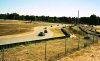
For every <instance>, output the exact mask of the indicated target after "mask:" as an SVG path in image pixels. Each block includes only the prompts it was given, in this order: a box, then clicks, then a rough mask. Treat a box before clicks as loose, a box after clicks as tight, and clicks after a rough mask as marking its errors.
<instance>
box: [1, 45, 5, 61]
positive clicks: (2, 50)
mask: <svg viewBox="0 0 100 61" xmlns="http://www.w3.org/2000/svg"><path fill="white" fill-rule="evenodd" d="M2 47H3V48H2V49H1V52H2V61H5V60H4V46H2Z"/></svg>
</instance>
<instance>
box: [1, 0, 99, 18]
mask: <svg viewBox="0 0 100 61" xmlns="http://www.w3.org/2000/svg"><path fill="white" fill-rule="evenodd" d="M78 10H79V12H80V17H89V16H90V15H92V14H95V15H97V16H100V13H99V12H100V0H0V14H4V13H18V14H20V15H37V16H42V15H44V16H57V17H62V16H66V17H77V16H78Z"/></svg>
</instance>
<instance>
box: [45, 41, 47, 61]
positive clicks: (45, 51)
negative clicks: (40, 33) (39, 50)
mask: <svg viewBox="0 0 100 61" xmlns="http://www.w3.org/2000/svg"><path fill="white" fill-rule="evenodd" d="M46 52H47V42H46V40H45V61H46V60H47V54H46Z"/></svg>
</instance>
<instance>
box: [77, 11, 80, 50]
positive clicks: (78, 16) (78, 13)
mask: <svg viewBox="0 0 100 61" xmlns="http://www.w3.org/2000/svg"><path fill="white" fill-rule="evenodd" d="M77 23H78V25H77V27H78V26H79V10H78V22H77ZM79 48H80V35H79V39H78V49H79Z"/></svg>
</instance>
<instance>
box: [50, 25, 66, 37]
mask: <svg viewBox="0 0 100 61" xmlns="http://www.w3.org/2000/svg"><path fill="white" fill-rule="evenodd" d="M50 30H51V31H52V32H54V36H55V37H60V36H64V34H63V32H62V31H61V28H60V27H56V28H51V29H50Z"/></svg>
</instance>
